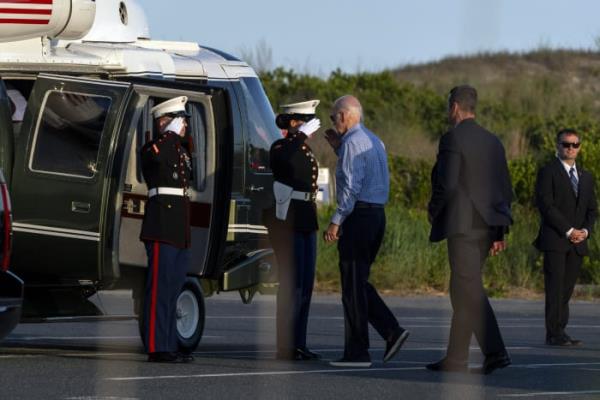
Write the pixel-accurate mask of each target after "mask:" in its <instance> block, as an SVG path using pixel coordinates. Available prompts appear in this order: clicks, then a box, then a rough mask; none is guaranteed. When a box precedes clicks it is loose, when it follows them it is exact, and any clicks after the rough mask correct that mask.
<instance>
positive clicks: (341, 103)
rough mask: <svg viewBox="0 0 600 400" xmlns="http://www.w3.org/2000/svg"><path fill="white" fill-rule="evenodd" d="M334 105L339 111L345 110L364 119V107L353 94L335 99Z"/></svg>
mask: <svg viewBox="0 0 600 400" xmlns="http://www.w3.org/2000/svg"><path fill="white" fill-rule="evenodd" d="M334 107H335V109H336V110H337V111H341V110H344V111H346V112H348V113H350V114H352V115H354V116H356V117H358V118H359V119H360V120H361V121H362V120H363V109H362V106H361V104H360V101H358V99H357V98H356V97H354V96H352V95H346V96H342V97H340V98H339V99H337V100H336V101H335V103H334Z"/></svg>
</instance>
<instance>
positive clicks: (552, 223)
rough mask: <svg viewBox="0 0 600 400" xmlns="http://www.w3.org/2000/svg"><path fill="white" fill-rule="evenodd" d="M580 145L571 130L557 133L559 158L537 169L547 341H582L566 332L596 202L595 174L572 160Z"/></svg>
mask: <svg viewBox="0 0 600 400" xmlns="http://www.w3.org/2000/svg"><path fill="white" fill-rule="evenodd" d="M580 145H581V141H580V139H579V135H578V134H577V132H575V131H574V130H573V129H563V130H561V131H560V132H558V134H557V136H556V152H557V158H555V159H554V160H552V161H550V162H549V163H548V164H546V165H545V166H544V167H543V168H541V169H540V171H539V173H538V176H537V182H536V189H535V193H536V205H537V207H538V209H539V210H540V215H541V219H542V220H541V226H540V231H539V234H538V237H537V239H536V241H535V243H534V244H535V246H536V247H537V248H538V249H539V250H540V251H543V252H544V286H545V291H546V344H548V345H551V346H573V345H579V344H581V341H580V340H576V339H572V338H571V337H569V335H567V334H566V332H565V327H566V326H567V322H568V321H569V299H570V298H571V295H572V294H573V288H574V287H575V282H576V281H577V277H578V276H579V271H580V269H581V264H582V262H583V256H585V255H588V246H587V239H588V238H589V236H590V234H591V232H592V228H593V226H594V222H595V221H596V217H597V215H598V206H597V203H596V194H595V193H594V178H593V177H592V175H591V174H590V173H589V172H588V171H586V170H584V169H583V168H582V167H581V165H576V163H575V160H576V158H577V154H578V153H579V149H580Z"/></svg>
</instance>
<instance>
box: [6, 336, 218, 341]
mask: <svg viewBox="0 0 600 400" xmlns="http://www.w3.org/2000/svg"><path fill="white" fill-rule="evenodd" d="M222 337H223V336H211V335H204V336H202V339H215V338H222ZM8 339H9V340H11V341H20V340H26V341H33V340H133V339H135V340H140V337H139V336H10V337H9V338H8Z"/></svg>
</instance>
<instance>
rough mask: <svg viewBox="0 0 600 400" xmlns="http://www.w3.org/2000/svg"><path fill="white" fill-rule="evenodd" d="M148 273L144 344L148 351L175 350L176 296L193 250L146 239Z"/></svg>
mask: <svg viewBox="0 0 600 400" xmlns="http://www.w3.org/2000/svg"><path fill="white" fill-rule="evenodd" d="M145 245H146V252H147V254H148V275H147V279H146V293H145V302H144V329H145V337H144V346H145V348H146V351H147V352H148V353H154V352H176V351H177V350H178V344H177V326H176V323H177V297H179V293H180V292H181V288H182V287H183V284H184V283H185V277H186V274H187V271H188V267H189V264H190V250H189V249H180V248H177V247H174V246H171V245H169V244H166V243H161V242H145Z"/></svg>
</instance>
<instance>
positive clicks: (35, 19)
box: [0, 0, 54, 25]
mask: <svg viewBox="0 0 600 400" xmlns="http://www.w3.org/2000/svg"><path fill="white" fill-rule="evenodd" d="M53 1H54V0H0V24H17V25H21V24H24V25H48V24H49V23H50V17H51V16H52V2H53Z"/></svg>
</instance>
